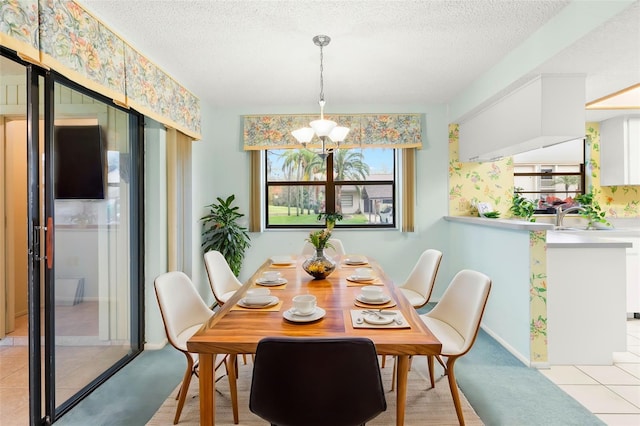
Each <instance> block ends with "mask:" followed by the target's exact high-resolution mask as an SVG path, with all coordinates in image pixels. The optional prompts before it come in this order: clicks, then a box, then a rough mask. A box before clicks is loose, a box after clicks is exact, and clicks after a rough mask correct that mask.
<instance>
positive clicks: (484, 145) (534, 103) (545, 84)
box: [459, 74, 585, 161]
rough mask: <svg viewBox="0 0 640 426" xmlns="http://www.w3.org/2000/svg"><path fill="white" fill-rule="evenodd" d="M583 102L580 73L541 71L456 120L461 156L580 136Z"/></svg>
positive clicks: (478, 157) (477, 157)
mask: <svg viewBox="0 0 640 426" xmlns="http://www.w3.org/2000/svg"><path fill="white" fill-rule="evenodd" d="M584 105H585V76H584V75H575V74H570V75H564V74H563V75H557V74H551V75H540V76H538V77H536V78H535V79H533V80H531V81H529V82H528V83H526V84H524V85H523V86H521V87H519V88H517V89H515V90H513V91H511V92H510V93H508V94H507V95H505V96H502V97H500V98H499V99H497V100H496V101H495V102H493V103H492V104H490V105H489V106H487V107H486V108H484V109H483V110H481V111H479V112H478V113H476V114H475V115H473V116H471V117H470V118H468V119H466V120H464V121H462V122H461V123H460V134H459V143H460V147H459V148H460V151H459V152H460V160H461V161H487V160H492V159H496V158H501V157H507V156H511V155H514V154H519V153H522V152H526V151H530V150H532V149H536V148H543V147H547V146H552V145H555V144H558V143H562V142H566V141H569V140H573V139H580V138H582V137H584V134H585V110H584Z"/></svg>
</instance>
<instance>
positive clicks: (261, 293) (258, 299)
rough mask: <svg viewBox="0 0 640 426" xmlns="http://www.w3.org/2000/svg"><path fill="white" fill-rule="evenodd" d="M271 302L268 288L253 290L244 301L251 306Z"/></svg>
mask: <svg viewBox="0 0 640 426" xmlns="http://www.w3.org/2000/svg"><path fill="white" fill-rule="evenodd" d="M270 300H271V291H270V290H269V289H268V288H252V289H249V290H247V293H246V294H245V296H244V301H245V302H246V303H247V304H249V305H264V304H267V303H269V301H270Z"/></svg>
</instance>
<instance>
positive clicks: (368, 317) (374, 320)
mask: <svg viewBox="0 0 640 426" xmlns="http://www.w3.org/2000/svg"><path fill="white" fill-rule="evenodd" d="M362 319H363V320H364V322H367V323H369V324H374V325H387V324H391V323H392V322H393V321H394V320H395V319H396V316H395V315H383V316H382V317H379V316H378V315H376V314H363V315H362Z"/></svg>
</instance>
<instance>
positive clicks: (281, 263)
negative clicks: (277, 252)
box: [269, 255, 296, 269]
mask: <svg viewBox="0 0 640 426" xmlns="http://www.w3.org/2000/svg"><path fill="white" fill-rule="evenodd" d="M269 267H270V268H277V269H283V268H285V269H286V268H295V267H296V259H295V258H294V257H292V256H289V255H282V256H272V257H271V265H270V266H269Z"/></svg>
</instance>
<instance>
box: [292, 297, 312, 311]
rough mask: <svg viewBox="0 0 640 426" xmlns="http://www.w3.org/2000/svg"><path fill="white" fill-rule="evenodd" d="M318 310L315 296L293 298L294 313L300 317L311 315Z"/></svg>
mask: <svg viewBox="0 0 640 426" xmlns="http://www.w3.org/2000/svg"><path fill="white" fill-rule="evenodd" d="M315 309H316V297H315V296H314V295H313V294H300V295H298V296H295V297H294V298H293V311H294V312H295V313H296V314H299V315H310V314H312V313H313V311H314V310H315Z"/></svg>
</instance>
